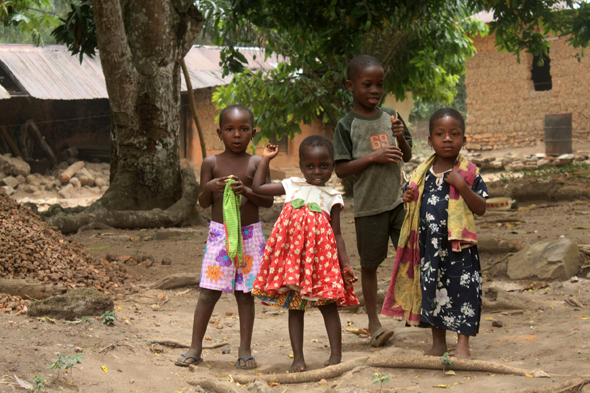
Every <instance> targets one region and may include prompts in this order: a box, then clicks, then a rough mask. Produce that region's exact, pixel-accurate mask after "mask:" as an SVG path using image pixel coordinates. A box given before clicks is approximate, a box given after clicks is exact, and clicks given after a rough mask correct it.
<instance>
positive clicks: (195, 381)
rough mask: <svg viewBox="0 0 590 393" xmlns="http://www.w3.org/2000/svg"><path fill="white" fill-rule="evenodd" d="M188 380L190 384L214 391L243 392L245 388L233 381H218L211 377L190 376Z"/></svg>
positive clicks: (224, 392) (223, 392) (217, 392)
mask: <svg viewBox="0 0 590 393" xmlns="http://www.w3.org/2000/svg"><path fill="white" fill-rule="evenodd" d="M186 382H187V383H188V384H189V385H193V386H200V387H201V388H203V389H205V390H207V391H211V392H214V393H242V392H243V390H242V389H239V388H238V387H237V386H235V385H234V384H232V383H231V382H226V381H218V380H215V379H209V378H190V379H187V380H186Z"/></svg>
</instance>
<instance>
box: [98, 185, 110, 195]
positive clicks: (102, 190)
mask: <svg viewBox="0 0 590 393" xmlns="http://www.w3.org/2000/svg"><path fill="white" fill-rule="evenodd" d="M108 189H109V186H102V187H100V193H101V194H104V193H105V192H107V190H108Z"/></svg>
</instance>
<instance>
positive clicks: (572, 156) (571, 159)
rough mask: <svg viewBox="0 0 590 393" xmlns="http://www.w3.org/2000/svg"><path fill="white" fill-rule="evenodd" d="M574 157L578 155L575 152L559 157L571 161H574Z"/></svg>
mask: <svg viewBox="0 0 590 393" xmlns="http://www.w3.org/2000/svg"><path fill="white" fill-rule="evenodd" d="M574 158H576V156H575V155H573V154H562V155H560V156H559V157H557V159H558V160H569V161H573V159H574Z"/></svg>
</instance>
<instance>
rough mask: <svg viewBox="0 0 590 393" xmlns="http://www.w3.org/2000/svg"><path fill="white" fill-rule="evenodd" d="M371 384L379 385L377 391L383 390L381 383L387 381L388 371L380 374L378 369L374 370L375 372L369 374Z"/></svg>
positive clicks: (383, 383)
mask: <svg viewBox="0 0 590 393" xmlns="http://www.w3.org/2000/svg"><path fill="white" fill-rule="evenodd" d="M371 381H373V382H372V383H371V385H379V391H381V390H383V385H385V384H386V383H387V382H389V373H383V374H381V373H380V372H379V371H375V373H374V374H373V375H372V376H371Z"/></svg>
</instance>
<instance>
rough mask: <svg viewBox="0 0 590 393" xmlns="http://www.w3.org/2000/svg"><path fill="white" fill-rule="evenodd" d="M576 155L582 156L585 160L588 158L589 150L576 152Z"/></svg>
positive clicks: (589, 155)
mask: <svg viewBox="0 0 590 393" xmlns="http://www.w3.org/2000/svg"><path fill="white" fill-rule="evenodd" d="M576 154H579V155H581V156H584V157H586V158H590V150H578V151H577V152H576Z"/></svg>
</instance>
